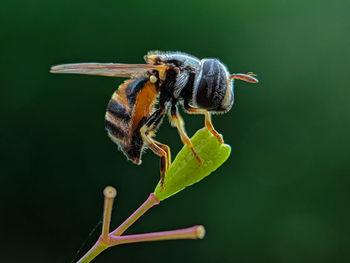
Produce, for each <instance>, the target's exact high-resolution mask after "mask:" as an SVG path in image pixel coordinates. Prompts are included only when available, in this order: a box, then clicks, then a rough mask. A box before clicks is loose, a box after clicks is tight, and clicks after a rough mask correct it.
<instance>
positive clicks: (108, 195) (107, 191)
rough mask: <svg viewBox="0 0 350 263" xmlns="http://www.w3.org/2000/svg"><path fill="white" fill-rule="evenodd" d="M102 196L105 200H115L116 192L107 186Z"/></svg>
mask: <svg viewBox="0 0 350 263" xmlns="http://www.w3.org/2000/svg"><path fill="white" fill-rule="evenodd" d="M103 195H104V196H105V197H106V198H115V197H116V196H117V190H116V189H115V188H114V187H113V186H107V187H106V188H105V189H104V190H103Z"/></svg>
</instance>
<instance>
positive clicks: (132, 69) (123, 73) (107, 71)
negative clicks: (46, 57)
mask: <svg viewBox="0 0 350 263" xmlns="http://www.w3.org/2000/svg"><path fill="white" fill-rule="evenodd" d="M154 69H155V70H164V69H166V66H164V65H150V64H118V63H77V64H63V65H57V66H53V67H52V68H51V70H50V72H51V73H59V74H85V75H98V76H108V77H130V76H132V75H137V74H140V73H144V72H146V71H150V70H154Z"/></svg>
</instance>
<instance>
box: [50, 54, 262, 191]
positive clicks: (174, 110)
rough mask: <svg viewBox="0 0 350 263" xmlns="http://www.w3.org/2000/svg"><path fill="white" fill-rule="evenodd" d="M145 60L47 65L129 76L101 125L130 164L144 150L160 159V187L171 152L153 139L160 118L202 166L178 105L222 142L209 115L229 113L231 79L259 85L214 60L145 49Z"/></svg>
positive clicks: (75, 71) (55, 69)
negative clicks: (200, 117)
mask: <svg viewBox="0 0 350 263" xmlns="http://www.w3.org/2000/svg"><path fill="white" fill-rule="evenodd" d="M144 59H145V61H146V63H147V64H115V63H80V64H64V65H58V66H54V67H52V68H51V72H52V73H69V74H87V75H100V76H110V77H127V78H129V79H128V80H126V81H125V82H124V83H123V84H121V85H120V86H119V88H118V89H117V90H116V91H115V92H114V93H113V96H112V98H111V100H110V101H109V103H108V106H107V111H106V115H105V127H106V130H107V132H108V135H109V137H110V138H111V139H112V141H114V142H115V143H117V144H118V145H119V146H120V149H121V150H122V151H123V153H124V154H125V155H126V157H127V158H128V159H129V160H131V161H133V162H134V163H135V164H141V156H142V152H143V149H144V148H145V147H148V148H150V149H151V150H152V151H153V152H154V153H155V154H157V155H158V156H160V175H161V184H163V182H164V178H165V175H166V172H167V170H168V168H169V167H170V164H171V155H170V149H169V147H168V146H167V145H165V144H162V143H160V142H158V141H156V140H155V139H154V138H153V137H154V134H155V132H156V130H157V128H158V127H159V126H160V124H161V122H162V120H163V118H164V116H165V114H166V113H167V112H168V113H170V114H169V116H170V118H169V119H170V122H171V124H172V126H173V127H176V128H177V130H178V132H179V135H180V137H181V140H182V142H183V143H184V144H186V145H188V146H189V147H190V149H191V150H192V152H193V154H194V156H195V157H196V159H197V160H198V162H199V163H200V164H202V160H201V158H200V156H198V154H197V153H196V151H195V149H194V148H193V145H192V143H191V140H190V139H189V137H188V136H187V134H186V131H185V128H184V122H183V119H182V117H181V116H180V114H179V110H178V105H179V104H182V105H183V107H184V109H185V111H186V112H187V113H192V114H202V115H204V119H205V126H206V127H207V128H208V130H209V131H210V132H211V133H212V134H213V135H214V136H215V137H216V138H217V139H218V141H219V142H220V143H223V140H222V138H221V135H220V134H219V133H218V132H217V131H216V130H215V129H214V127H213V125H212V122H211V113H224V112H227V111H229V110H230V109H231V107H232V105H233V101H234V94H233V84H234V80H235V79H238V80H243V81H246V82H250V83H258V79H257V78H256V77H255V75H254V74H252V73H248V74H230V73H229V72H228V70H227V68H226V66H225V65H224V64H223V63H221V62H220V61H219V60H218V59H215V58H205V59H202V60H199V59H198V58H196V57H194V56H191V55H188V54H185V53H181V52H161V51H150V52H148V54H147V55H145V56H144ZM156 104H158V107H156Z"/></svg>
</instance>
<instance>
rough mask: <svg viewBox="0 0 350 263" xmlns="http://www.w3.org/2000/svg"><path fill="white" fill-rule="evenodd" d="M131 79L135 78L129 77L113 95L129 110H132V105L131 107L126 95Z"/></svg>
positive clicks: (113, 97)
mask: <svg viewBox="0 0 350 263" xmlns="http://www.w3.org/2000/svg"><path fill="white" fill-rule="evenodd" d="M131 81H133V80H130V79H129V80H126V81H124V83H123V84H121V85H120V86H119V87H118V89H117V90H116V91H115V92H114V93H113V96H112V99H114V100H115V101H117V102H119V104H121V105H123V106H124V108H125V109H126V110H127V111H130V107H129V102H128V98H127V96H126V88H127V87H128V84H129V83H130V82H131Z"/></svg>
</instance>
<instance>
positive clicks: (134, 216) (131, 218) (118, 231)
mask: <svg viewBox="0 0 350 263" xmlns="http://www.w3.org/2000/svg"><path fill="white" fill-rule="evenodd" d="M158 204H159V200H158V198H157V197H156V196H155V195H154V194H153V193H152V194H150V195H149V197H148V198H147V200H146V201H145V202H144V203H143V204H142V205H141V206H140V207H139V208H137V210H136V211H135V212H134V213H133V214H132V215H131V216H129V217H128V219H126V220H125V221H124V222H123V223H122V224H121V225H120V226H119V227H118V228H117V229H116V230H114V231H113V232H112V233H110V234H109V237H113V236H120V235H122V234H123V233H124V232H125V231H126V230H127V229H128V228H129V227H130V226H131V225H132V224H133V223H135V221H136V220H137V219H139V218H140V217H141V216H142V215H143V214H144V213H146V212H147V211H148V210H149V209H150V208H151V207H153V206H155V205H158Z"/></svg>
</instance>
